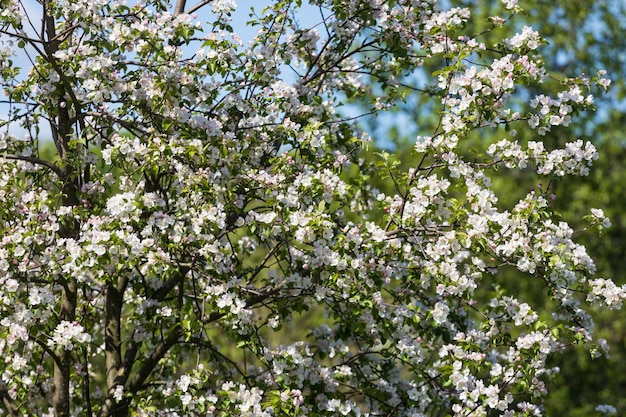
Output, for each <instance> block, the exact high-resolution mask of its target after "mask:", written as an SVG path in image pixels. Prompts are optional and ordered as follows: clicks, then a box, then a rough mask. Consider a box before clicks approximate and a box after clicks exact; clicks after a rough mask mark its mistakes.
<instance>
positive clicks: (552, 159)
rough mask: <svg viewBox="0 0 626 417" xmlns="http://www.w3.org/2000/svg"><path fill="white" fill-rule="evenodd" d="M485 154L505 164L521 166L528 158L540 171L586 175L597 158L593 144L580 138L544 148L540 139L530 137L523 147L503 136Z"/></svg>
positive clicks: (561, 174) (538, 171)
mask: <svg viewBox="0 0 626 417" xmlns="http://www.w3.org/2000/svg"><path fill="white" fill-rule="evenodd" d="M487 154H488V155H489V156H492V157H494V158H496V160H497V161H499V162H501V163H503V164H504V165H505V166H506V167H508V168H513V167H519V168H525V167H526V166H527V163H528V161H529V160H530V161H532V162H534V163H535V164H536V165H537V173H538V174H541V175H557V176H561V177H562V176H564V175H583V176H584V175H588V174H589V167H590V166H591V164H592V163H593V161H594V160H596V159H598V152H597V150H596V147H595V146H594V145H593V144H592V143H591V142H585V143H583V141H582V140H580V139H579V140H577V141H575V142H569V143H567V144H566V145H565V149H555V150H553V151H547V150H546V149H545V147H544V145H543V143H542V142H535V141H530V142H528V144H527V146H526V149H523V148H522V146H521V145H520V144H519V143H518V142H517V141H511V140H508V139H503V140H501V141H499V142H498V143H494V144H492V145H490V146H489V148H488V149H487Z"/></svg>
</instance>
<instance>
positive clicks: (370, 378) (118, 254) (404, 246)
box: [0, 0, 625, 417]
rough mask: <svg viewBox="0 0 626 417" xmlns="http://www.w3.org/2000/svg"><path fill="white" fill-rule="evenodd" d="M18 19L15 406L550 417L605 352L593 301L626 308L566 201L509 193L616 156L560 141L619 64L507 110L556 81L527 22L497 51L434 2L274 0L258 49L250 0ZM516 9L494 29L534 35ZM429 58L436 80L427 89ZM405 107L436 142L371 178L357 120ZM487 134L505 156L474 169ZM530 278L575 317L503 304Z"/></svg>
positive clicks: (8, 68)
mask: <svg viewBox="0 0 626 417" xmlns="http://www.w3.org/2000/svg"><path fill="white" fill-rule="evenodd" d="M0 4H1V5H2V8H1V13H0V32H1V33H2V38H1V39H2V46H1V49H0V56H1V61H0V62H1V63H2V64H1V66H0V76H1V83H2V88H3V91H4V99H3V103H4V106H5V107H4V108H5V109H8V110H7V111H6V112H5V116H4V118H3V121H2V136H1V137H0V173H1V175H0V196H1V198H2V205H1V206H0V230H1V231H2V236H1V237H0V239H1V240H0V316H1V317H0V325H1V327H0V351H1V352H2V356H3V358H4V360H3V361H1V364H0V369H1V381H0V399H1V404H2V407H3V411H4V415H8V416H13V417H15V416H21V415H48V416H52V415H54V416H57V417H65V416H70V415H87V416H96V415H97V416H103V417H104V416H129V415H136V416H159V415H163V416H165V415H167V416H171V415H199V416H200V415H201V416H212V415H215V416H231V415H242V416H278V415H290V416H298V415H311V416H323V415H327V416H336V415H353V416H358V415H370V416H378V415H380V416H382V415H384V416H391V415H393V416H437V415H448V414H449V415H454V416H487V415H506V416H526V415H533V416H536V415H541V402H542V398H543V397H544V396H545V395H547V388H546V387H547V385H546V383H547V382H548V381H549V379H550V376H551V375H552V374H553V373H554V372H556V370H554V369H550V367H549V366H548V365H547V362H546V360H547V359H548V358H549V356H550V355H553V354H558V353H559V351H561V350H562V349H563V348H564V347H566V346H568V345H571V344H572V343H580V344H586V345H588V346H589V347H590V349H591V350H592V353H595V352H600V351H601V350H602V349H601V348H602V347H603V346H602V345H603V344H602V343H601V341H596V340H594V339H593V322H592V319H591V317H590V315H589V313H588V310H589V307H590V305H598V306H601V307H604V308H609V309H610V308H619V307H621V304H622V301H623V299H624V297H625V289H624V288H622V287H619V286H616V285H615V284H614V283H613V282H612V281H611V280H610V279H606V278H602V277H596V276H595V275H594V263H593V261H592V259H591V258H590V257H589V256H588V255H587V253H586V251H585V248H584V247H582V246H581V245H580V244H577V243H576V241H575V238H574V231H573V230H572V229H571V228H570V227H569V226H568V224H567V223H566V222H564V221H563V220H562V219H560V218H559V217H558V215H557V214H555V213H553V212H552V211H551V208H550V204H549V192H548V191H547V188H541V187H539V188H537V189H535V190H532V191H531V190H529V193H528V194H527V196H526V197H525V198H524V199H522V200H521V201H519V203H518V204H517V205H515V206H514V207H502V206H500V205H499V204H498V198H497V196H496V195H495V194H494V192H493V190H492V189H491V187H490V176H493V175H498V176H506V175H507V173H508V172H509V171H510V170H516V169H533V170H535V172H536V175H537V177H538V179H539V181H543V183H548V182H549V181H550V179H552V178H555V177H563V176H567V175H586V174H587V172H588V170H589V167H590V166H591V164H592V161H593V160H594V159H595V158H596V157H597V154H596V151H595V148H594V146H593V145H591V144H590V143H589V142H585V141H584V140H582V139H572V141H571V142H569V143H567V144H566V145H565V146H564V147H563V148H562V149H547V148H546V146H544V145H543V143H542V142H541V135H542V134H543V133H545V132H547V131H549V130H550V129H553V128H555V126H567V125H568V124H569V122H570V121H571V119H572V118H573V117H575V116H576V114H577V113H578V112H581V111H588V110H591V109H592V108H593V96H592V93H593V92H594V91H601V90H602V89H603V88H606V87H608V84H609V81H608V79H606V78H605V77H604V73H603V72H600V73H598V74H597V76H595V77H587V76H584V75H580V76H576V75H575V74H572V76H573V78H571V79H566V80H563V84H562V91H561V92H560V93H559V94H558V95H557V96H548V95H540V96H537V97H532V98H530V99H529V100H528V102H526V103H520V102H518V101H516V102H513V101H511V100H509V98H510V97H511V95H512V94H513V93H514V92H515V91H517V90H518V89H521V88H523V87H524V86H526V85H531V84H532V85H540V83H541V82H542V81H543V80H544V79H546V77H549V76H550V75H549V69H545V68H544V67H543V65H542V59H541V55H540V50H541V44H542V42H543V40H542V39H541V37H540V35H539V34H538V33H536V32H535V31H534V30H533V29H532V28H530V27H523V25H519V28H520V30H519V31H518V33H517V34H516V35H515V36H513V37H511V38H508V39H501V42H500V43H499V44H497V45H490V44H488V45H486V44H484V43H483V41H482V40H481V34H471V33H465V31H464V24H465V23H466V22H467V21H468V20H469V19H471V15H470V11H469V10H466V9H461V8H454V9H451V10H445V8H444V5H439V4H437V2H436V0H422V1H418V0H397V1H392V0H388V1H383V0H367V1H358V2H347V1H339V0H311V1H310V2H309V4H303V2H302V1H301V0H281V1H279V0H275V1H273V2H271V4H270V5H269V6H268V7H267V8H265V9H264V10H263V11H261V10H256V11H254V12H253V13H252V14H251V17H250V19H251V21H250V22H249V25H250V26H251V27H253V28H255V29H256V30H257V31H258V32H257V35H256V36H255V37H254V39H252V40H251V41H250V42H242V41H241V40H240V38H239V37H238V36H237V34H236V33H234V31H233V29H232V27H231V24H232V22H231V20H230V19H231V18H230V16H231V13H232V10H233V9H234V8H235V7H236V5H235V3H234V2H233V1H232V0H231V1H228V0H213V1H210V0H202V1H200V2H199V3H197V4H186V2H185V1H184V0H179V1H178V2H177V3H176V4H170V3H167V2H165V1H161V0H139V1H137V2H128V3H127V2H125V1H124V0H113V1H111V0H89V1H87V0H41V1H39V2H38V3H37V4H34V3H33V5H34V6H32V5H30V6H29V7H28V8H27V7H26V5H25V3H24V2H23V1H20V0H1V1H0ZM31 6H32V7H31ZM35 6H36V7H35ZM504 6H505V8H506V10H507V14H506V15H504V16H494V17H492V18H491V25H492V29H493V30H497V28H498V27H499V26H501V25H507V24H511V23H510V22H511V21H512V19H521V17H514V16H515V15H516V14H517V13H518V12H519V11H520V8H519V7H518V6H517V4H516V2H515V1H514V0H507V1H504ZM35 9H36V10H37V11H34V10H35ZM312 10H313V11H315V13H317V14H318V15H319V18H317V20H316V24H315V25H310V26H309V27H307V26H306V25H305V24H304V22H309V21H310V16H309V18H308V19H306V20H305V21H299V20H298V19H299V16H301V15H302V13H307V14H310V12H311V11H312ZM196 13H198V14H199V15H200V16H203V17H204V18H203V19H204V22H203V21H202V19H201V18H200V17H198V16H196ZM207 20H208V22H206V21H207ZM513 21H515V22H518V20H513ZM16 51H17V53H19V54H22V56H27V57H28V59H29V60H30V68H18V67H17V66H16V65H14V64H13V61H14V60H15V59H16V58H15V56H14V55H15V53H16ZM428 60H430V62H437V63H439V70H438V72H437V73H436V74H433V75H432V83H431V84H430V87H428V88H426V89H423V90H421V91H418V90H407V88H406V87H405V86H403V84H402V83H401V81H400V80H401V79H402V78H403V77H404V76H406V75H407V74H412V73H414V72H415V71H416V70H417V69H418V68H419V67H420V66H421V65H422V64H423V63H424V62H426V61H428ZM365 80H367V82H365ZM405 94H425V95H428V96H429V97H431V99H432V100H433V101H434V102H436V103H437V104H438V106H437V108H438V111H437V113H436V114H434V115H433V117H437V118H438V120H439V123H438V127H437V128H436V130H435V131H433V132H432V134H431V135H429V136H425V137H419V138H417V140H416V145H415V149H414V155H413V161H414V163H413V164H412V166H411V167H410V168H408V169H404V168H401V167H400V166H399V165H398V164H397V163H395V162H394V158H393V156H390V155H387V154H384V153H383V154H381V156H380V163H379V164H378V165H377V166H375V167H372V166H370V165H368V164H367V163H365V162H364V160H365V158H363V155H364V153H363V152H365V149H366V148H367V147H368V146H371V145H368V141H369V139H368V137H367V134H366V133H364V132H360V131H358V129H357V125H356V124H355V115H354V111H353V110H348V111H343V112H342V109H344V108H349V107H342V106H341V105H342V104H346V103H347V102H348V101H349V100H351V99H357V98H358V99H359V100H364V101H365V102H367V103H369V106H370V108H371V113H372V114H376V113H378V112H381V111H385V110H386V109H388V108H391V107H393V106H396V105H401V102H402V98H403V95H405ZM356 118H357V119H358V117H356ZM485 129H492V130H498V129H499V130H500V131H501V132H502V139H501V140H500V141H498V142H497V143H485V144H484V148H483V149H477V150H476V152H475V153H474V154H473V155H472V156H471V157H470V156H467V155H464V154H463V153H462V152H457V144H459V143H460V142H462V141H463V140H464V138H465V137H466V136H467V135H468V134H470V133H471V132H473V131H477V130H478V131H480V130H485ZM516 129H517V130H519V129H530V130H533V131H535V132H536V138H537V140H535V141H529V142H525V143H518V142H517V141H516V140H515V131H516ZM46 132H49V133H48V135H51V137H52V140H51V142H53V145H54V146H53V148H54V152H53V154H52V155H50V154H49V153H48V154H46V153H44V152H42V149H43V148H44V147H45V146H46V145H45V143H44V141H43V140H42V141H40V137H43V136H45V135H46ZM50 146H52V144H51V145H50ZM373 180H380V181H382V180H384V181H387V182H388V183H389V184H392V185H393V187H392V188H390V189H393V190H394V191H392V192H385V193H383V192H381V191H377V190H375V189H374V188H373V187H371V183H372V181H373ZM588 219H589V221H590V230H597V229H602V228H604V227H607V226H609V224H610V223H609V221H608V219H606V218H605V217H604V215H603V212H602V210H600V209H593V210H591V208H590V215H589V217H588ZM511 269H516V270H518V271H519V272H520V276H521V277H523V279H526V280H529V281H532V282H533V283H534V284H533V285H536V286H538V287H541V288H544V289H545V291H544V293H545V294H547V296H548V297H550V299H551V300H552V303H553V305H554V310H553V311H537V310H536V309H535V308H534V307H533V305H531V304H532V303H531V301H530V300H524V299H522V298H521V295H520V294H515V293H511V291H507V286H506V283H503V282H502V271H504V270H511ZM303 323H305V324H306V326H308V327H307V328H303V327H305V325H304V324H303ZM599 410H609V411H610V407H609V406H601V407H600V408H599Z"/></svg>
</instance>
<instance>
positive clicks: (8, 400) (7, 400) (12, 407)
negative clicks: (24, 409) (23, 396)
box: [0, 388, 22, 417]
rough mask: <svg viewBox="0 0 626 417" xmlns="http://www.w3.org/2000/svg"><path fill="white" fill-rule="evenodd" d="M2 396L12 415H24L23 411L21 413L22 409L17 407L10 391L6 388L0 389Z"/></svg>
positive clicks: (0, 396) (19, 416)
mask: <svg viewBox="0 0 626 417" xmlns="http://www.w3.org/2000/svg"><path fill="white" fill-rule="evenodd" d="M0 398H1V399H2V404H3V405H4V408H5V410H6V411H7V413H8V414H9V415H10V416H12V417H21V416H22V413H20V410H19V409H18V408H17V404H15V400H14V399H13V398H11V396H10V395H9V392H8V391H7V390H6V389H5V388H2V389H0Z"/></svg>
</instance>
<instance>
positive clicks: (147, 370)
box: [128, 324, 183, 394]
mask: <svg viewBox="0 0 626 417" xmlns="http://www.w3.org/2000/svg"><path fill="white" fill-rule="evenodd" d="M182 333H183V331H182V328H181V326H180V324H177V325H176V326H175V327H174V328H173V329H172V331H171V332H170V334H169V336H168V337H167V339H165V340H164V341H163V342H161V343H160V344H159V345H158V346H157V347H156V348H155V349H154V351H153V352H152V354H151V355H150V356H149V357H148V358H147V359H146V360H145V361H144V363H143V365H142V366H141V368H140V369H139V370H138V371H137V373H136V374H135V376H134V377H133V379H132V380H131V381H130V383H129V384H128V391H129V392H130V393H132V394H134V393H136V392H137V391H139V389H141V387H142V386H143V384H144V382H145V381H146V379H148V377H149V376H150V374H151V373H152V371H153V370H154V367H155V366H156V365H157V364H158V363H159V361H160V360H161V359H163V357H164V356H165V355H166V354H167V352H168V351H169V350H170V349H171V348H172V346H174V345H176V343H178V341H179V339H180V337H181V335H182Z"/></svg>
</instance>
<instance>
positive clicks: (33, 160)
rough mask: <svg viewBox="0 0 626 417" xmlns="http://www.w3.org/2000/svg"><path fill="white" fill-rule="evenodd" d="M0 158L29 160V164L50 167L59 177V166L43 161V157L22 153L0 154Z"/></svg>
mask: <svg viewBox="0 0 626 417" xmlns="http://www.w3.org/2000/svg"><path fill="white" fill-rule="evenodd" d="M0 158H5V159H11V160H15V161H25V162H30V163H31V164H35V165H41V166H44V167H46V168H48V169H50V170H51V171H52V172H54V173H55V174H56V175H57V177H61V170H60V169H59V167H57V166H56V165H54V164H53V163H52V162H49V161H44V160H43V159H39V158H35V157H33V156H23V155H13V154H4V155H0Z"/></svg>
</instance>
